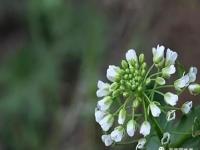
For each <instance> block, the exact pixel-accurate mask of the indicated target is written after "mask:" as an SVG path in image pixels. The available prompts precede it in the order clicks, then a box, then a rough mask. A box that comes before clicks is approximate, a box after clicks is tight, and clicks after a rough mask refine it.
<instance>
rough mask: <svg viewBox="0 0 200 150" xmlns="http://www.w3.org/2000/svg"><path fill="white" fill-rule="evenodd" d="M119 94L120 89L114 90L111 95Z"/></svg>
mask: <svg viewBox="0 0 200 150" xmlns="http://www.w3.org/2000/svg"><path fill="white" fill-rule="evenodd" d="M119 95H120V90H119V89H118V90H115V91H114V92H113V93H112V96H113V97H118V96H119Z"/></svg>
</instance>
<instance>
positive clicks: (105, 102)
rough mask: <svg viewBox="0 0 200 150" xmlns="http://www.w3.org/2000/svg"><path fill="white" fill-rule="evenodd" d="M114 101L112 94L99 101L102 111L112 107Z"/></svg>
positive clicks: (98, 104) (98, 105)
mask: <svg viewBox="0 0 200 150" xmlns="http://www.w3.org/2000/svg"><path fill="white" fill-rule="evenodd" d="M112 102H113V101H112V99H111V97H110V96H106V97H104V98H103V99H102V100H100V101H98V102H97V107H98V108H99V110H101V111H106V110H108V109H109V108H110V106H111V104H112Z"/></svg>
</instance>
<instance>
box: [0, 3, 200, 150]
mask: <svg viewBox="0 0 200 150" xmlns="http://www.w3.org/2000/svg"><path fill="white" fill-rule="evenodd" d="M199 18H200V1H198V0H190V1H188V0H174V1H169V0H155V1H147V0H126V1H124V0H99V1H97V0H0V89H1V90H0V91H1V92H0V150H100V149H101V150H102V149H122V147H117V148H105V147H104V145H103V144H102V142H101V139H100V136H101V132H100V131H101V130H100V128H99V126H98V125H97V124H96V123H95V121H94V108H95V105H96V102H97V98H96V96H95V93H96V83H97V81H98V79H102V80H105V73H106V69H107V66H108V65H109V64H116V65H117V64H119V59H121V58H122V57H124V53H125V51H126V50H127V49H129V48H135V49H137V51H139V52H140V51H143V52H144V53H145V54H146V57H147V58H148V59H149V60H148V61H149V62H150V60H151V57H152V56H151V47H152V46H156V45H157V44H164V45H166V46H167V47H170V48H171V49H173V50H176V51H178V53H179V60H180V61H181V62H182V63H183V64H184V65H185V66H186V67H189V66H191V65H194V66H197V67H199V66H200V61H199V56H200V19H199ZM198 79H199V77H198ZM185 96H187V95H185ZM188 98H189V97H188ZM195 99H196V101H195V102H194V103H195V104H197V103H198V102H197V100H198V97H196V98H195ZM133 148H134V147H132V146H129V147H124V149H126V150H127V149H133Z"/></svg>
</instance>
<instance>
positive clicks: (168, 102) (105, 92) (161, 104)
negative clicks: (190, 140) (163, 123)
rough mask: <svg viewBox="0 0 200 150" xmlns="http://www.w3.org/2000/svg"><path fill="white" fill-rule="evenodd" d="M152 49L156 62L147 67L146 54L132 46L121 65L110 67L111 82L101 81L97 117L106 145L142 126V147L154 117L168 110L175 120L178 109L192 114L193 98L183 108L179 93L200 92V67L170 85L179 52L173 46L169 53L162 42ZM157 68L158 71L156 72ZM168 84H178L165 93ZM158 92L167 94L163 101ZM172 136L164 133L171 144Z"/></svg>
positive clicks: (119, 139)
mask: <svg viewBox="0 0 200 150" xmlns="http://www.w3.org/2000/svg"><path fill="white" fill-rule="evenodd" d="M152 53H153V64H152V66H151V67H149V68H147V63H146V62H145V57H144V54H140V55H137V54H136V52H135V50H133V49H130V50H128V51H127V53H126V55H125V57H126V59H124V60H122V61H121V65H120V66H114V65H110V66H109V67H108V69H107V74H106V76H107V79H108V80H109V81H110V83H104V82H103V81H98V84H97V87H98V90H97V92H96V95H97V97H98V98H100V100H99V101H98V102H97V107H96V109H95V119H96V122H98V123H99V125H100V126H101V128H102V130H103V131H104V134H103V135H102V141H103V142H104V143H105V145H106V146H110V145H112V144H114V143H119V142H121V141H122V140H123V139H125V138H124V137H125V136H126V137H129V138H132V137H133V136H134V135H135V132H136V131H137V130H138V131H139V133H140V134H141V135H143V137H142V138H141V139H140V140H138V145H137V147H136V149H142V148H143V147H144V146H145V143H146V136H148V135H149V134H150V133H151V127H152V125H151V124H152V122H151V120H152V119H156V117H159V116H160V114H161V113H164V114H165V115H166V120H167V121H171V120H174V119H175V117H176V111H177V110H180V111H182V112H183V114H188V113H189V112H190V110H191V108H192V102H191V101H187V102H185V103H184V104H183V105H182V106H181V108H178V107H175V106H176V105H177V103H178V99H179V98H178V97H179V95H180V94H181V93H182V92H183V91H184V90H185V89H186V88H187V87H188V89H189V91H190V93H191V94H192V95H197V94H200V85H199V84H197V83H194V82H195V80H196V75H197V68H195V67H191V68H190V70H189V72H188V73H187V74H185V73H184V74H183V76H182V77H181V78H180V79H178V80H176V81H175V82H174V84H170V85H169V84H167V80H168V79H169V78H170V77H171V75H172V74H174V73H175V72H176V68H175V61H176V59H177V57H178V54H177V53H176V52H174V51H172V50H170V49H167V51H166V54H165V47H164V46H159V45H158V46H157V48H153V49H152ZM154 69H156V70H157V72H155V73H152V72H153V71H154ZM164 88H174V89H175V91H174V92H173V93H172V92H171V91H169V92H166V93H163V92H162V89H164ZM155 94H159V95H161V96H163V101H162V100H157V99H155ZM141 109H142V110H143V111H142V112H141V111H140V110H141ZM149 118H152V119H149ZM169 139H170V134H169V133H168V132H166V133H163V138H162V139H161V144H167V143H168V142H169V141H170V140H169Z"/></svg>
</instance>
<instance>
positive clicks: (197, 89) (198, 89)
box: [188, 83, 200, 95]
mask: <svg viewBox="0 0 200 150" xmlns="http://www.w3.org/2000/svg"><path fill="white" fill-rule="evenodd" d="M188 90H189V92H190V94H192V95H198V94H200V85H199V84H197V83H194V84H191V85H189V87H188Z"/></svg>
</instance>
